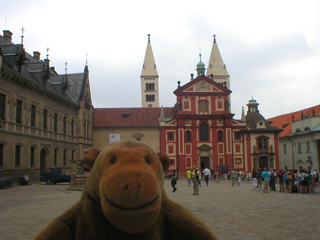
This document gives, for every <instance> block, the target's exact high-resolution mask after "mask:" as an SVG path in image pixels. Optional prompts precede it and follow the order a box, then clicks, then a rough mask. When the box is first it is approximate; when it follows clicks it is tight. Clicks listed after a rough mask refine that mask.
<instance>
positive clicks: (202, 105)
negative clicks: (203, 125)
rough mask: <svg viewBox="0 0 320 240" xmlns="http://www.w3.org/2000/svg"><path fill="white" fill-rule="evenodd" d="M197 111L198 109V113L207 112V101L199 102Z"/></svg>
mask: <svg viewBox="0 0 320 240" xmlns="http://www.w3.org/2000/svg"><path fill="white" fill-rule="evenodd" d="M199 109H200V111H208V102H207V101H200V102H199Z"/></svg>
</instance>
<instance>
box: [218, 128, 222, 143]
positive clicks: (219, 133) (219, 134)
mask: <svg viewBox="0 0 320 240" xmlns="http://www.w3.org/2000/svg"><path fill="white" fill-rule="evenodd" d="M218 141H219V142H222V141H223V132H222V131H221V130H220V131H218Z"/></svg>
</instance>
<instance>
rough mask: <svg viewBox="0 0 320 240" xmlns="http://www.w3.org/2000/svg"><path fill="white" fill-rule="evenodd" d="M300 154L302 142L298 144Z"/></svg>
mask: <svg viewBox="0 0 320 240" xmlns="http://www.w3.org/2000/svg"><path fill="white" fill-rule="evenodd" d="M298 153H302V149H301V142H298Z"/></svg>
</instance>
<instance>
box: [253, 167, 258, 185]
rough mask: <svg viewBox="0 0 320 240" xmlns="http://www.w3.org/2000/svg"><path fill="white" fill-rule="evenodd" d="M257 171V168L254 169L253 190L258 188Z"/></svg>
mask: <svg viewBox="0 0 320 240" xmlns="http://www.w3.org/2000/svg"><path fill="white" fill-rule="evenodd" d="M257 186H258V184H257V172H256V170H255V169H253V170H252V187H253V190H256V189H257Z"/></svg>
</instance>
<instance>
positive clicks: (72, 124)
mask: <svg viewBox="0 0 320 240" xmlns="http://www.w3.org/2000/svg"><path fill="white" fill-rule="evenodd" d="M71 136H74V119H72V120H71Z"/></svg>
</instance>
